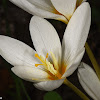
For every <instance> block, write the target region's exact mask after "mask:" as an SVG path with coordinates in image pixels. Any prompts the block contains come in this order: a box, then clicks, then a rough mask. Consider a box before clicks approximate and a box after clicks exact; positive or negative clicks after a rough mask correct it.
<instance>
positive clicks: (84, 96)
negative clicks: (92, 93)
mask: <svg viewBox="0 0 100 100" xmlns="http://www.w3.org/2000/svg"><path fill="white" fill-rule="evenodd" d="M64 84H65V85H67V86H68V87H69V88H71V89H72V90H73V91H74V92H75V93H76V94H77V95H79V96H80V97H81V98H82V99H83V100H90V99H89V98H88V97H87V96H86V95H85V94H84V93H82V92H81V91H80V90H79V89H78V88H77V87H75V86H74V85H73V84H72V83H71V82H70V81H68V80H67V79H65V80H64Z"/></svg>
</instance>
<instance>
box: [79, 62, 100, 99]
mask: <svg viewBox="0 0 100 100" xmlns="http://www.w3.org/2000/svg"><path fill="white" fill-rule="evenodd" d="M78 78H79V82H80V84H81V85H82V87H83V88H84V90H85V91H86V92H87V93H88V95H90V96H91V97H92V98H93V100H100V80H99V79H98V77H97V75H96V73H95V72H94V71H93V69H92V68H91V67H90V66H89V65H87V64H85V63H82V64H81V65H80V66H79V68H78Z"/></svg>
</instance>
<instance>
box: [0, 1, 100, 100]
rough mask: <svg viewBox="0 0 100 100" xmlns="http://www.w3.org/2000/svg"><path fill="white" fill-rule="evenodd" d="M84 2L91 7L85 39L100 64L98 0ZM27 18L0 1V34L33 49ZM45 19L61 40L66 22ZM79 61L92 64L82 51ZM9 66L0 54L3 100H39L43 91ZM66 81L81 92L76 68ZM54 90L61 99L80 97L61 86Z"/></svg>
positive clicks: (9, 4)
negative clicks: (89, 25)
mask: <svg viewBox="0 0 100 100" xmlns="http://www.w3.org/2000/svg"><path fill="white" fill-rule="evenodd" d="M88 2H89V3H90V6H91V9H92V23H91V28H90V32H89V36H88V40H87V41H88V44H89V46H90V48H91V50H92V51H93V53H94V55H95V58H96V60H97V62H98V64H99V65H100V0H88ZM31 17H32V15H30V14H28V13H27V12H25V11H24V10H22V9H20V8H18V7H17V6H15V5H14V4H12V3H11V2H9V1H8V0H0V34H2V35H6V36H10V37H13V38H15V39H18V40H20V41H23V42H24V43H26V44H28V45H29V46H31V47H32V48H34V47H33V45H32V41H31V37H30V32H29V22H30V19H31ZM48 21H49V22H50V23H51V24H52V25H53V26H54V27H55V28H56V30H57V32H58V34H59V37H60V39H61V41H62V37H63V33H64V31H65V28H66V25H65V24H64V23H62V22H59V21H56V20H50V19H49V20H48ZM82 61H84V62H85V63H87V64H89V65H90V66H92V64H91V62H90V60H89V57H88V56H87V54H86V53H85V55H84V57H83V59H82ZM11 67H12V66H11V65H10V64H9V63H7V62H6V61H5V60H4V59H3V58H2V57H1V56H0V97H3V100H28V98H29V97H30V98H31V100H43V98H44V95H45V93H47V92H45V91H40V90H38V89H36V88H35V87H34V86H33V83H30V82H27V81H24V80H21V79H19V78H18V77H17V76H15V75H14V74H13V73H12V72H11V70H10V69H11ZM68 80H70V81H71V82H72V83H73V84H74V85H75V86H77V87H78V88H79V89H80V90H81V91H82V92H84V93H85V91H84V90H83V88H82V87H81V85H80V84H79V81H78V78H77V70H76V71H75V73H74V74H72V75H71V76H70V77H68ZM25 90H26V91H27V93H26V91H25ZM54 91H55V92H57V93H58V94H59V95H60V96H61V97H62V99H63V100H73V99H74V100H81V98H80V97H79V96H77V95H76V94H75V93H74V92H73V91H72V90H71V89H70V88H68V87H67V86H65V85H62V86H61V87H59V88H58V89H56V90H54ZM27 94H28V95H29V97H28V95H27ZM85 94H86V93H85ZM86 95H87V94H86ZM87 96H88V95H87ZM88 97H89V96H88ZM89 98H90V97H89ZM90 99H91V98H90ZM54 100H55V99H54ZM91 100H92V99H91Z"/></svg>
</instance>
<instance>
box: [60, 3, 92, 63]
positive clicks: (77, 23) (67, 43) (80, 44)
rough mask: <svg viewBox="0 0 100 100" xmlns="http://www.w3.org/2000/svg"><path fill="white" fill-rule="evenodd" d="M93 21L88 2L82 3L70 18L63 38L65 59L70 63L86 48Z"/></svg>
mask: <svg viewBox="0 0 100 100" xmlns="http://www.w3.org/2000/svg"><path fill="white" fill-rule="evenodd" d="M90 21H91V10H90V6H89V4H88V3H86V2H85V3H83V4H82V5H80V6H79V7H78V8H77V10H76V11H75V13H74V14H73V16H72V18H71V19H70V21H69V23H68V25H67V28H66V31H65V34H64V38H63V44H62V48H63V60H64V61H65V62H66V63H67V64H68V63H69V62H70V61H72V59H74V57H75V56H76V54H77V53H78V52H80V50H82V49H83V48H84V45H85V42H86V39H87V36H88V33H89V28H90Z"/></svg>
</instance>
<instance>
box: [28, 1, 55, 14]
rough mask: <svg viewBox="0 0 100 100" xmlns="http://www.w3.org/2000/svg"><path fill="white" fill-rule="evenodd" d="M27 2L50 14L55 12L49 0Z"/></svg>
mask: <svg viewBox="0 0 100 100" xmlns="http://www.w3.org/2000/svg"><path fill="white" fill-rule="evenodd" d="M27 1H29V2H30V3H31V4H33V5H35V6H37V7H38V8H40V9H43V10H47V11H50V12H53V11H54V10H55V8H54V7H53V5H52V3H51V1H50V0H27Z"/></svg>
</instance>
